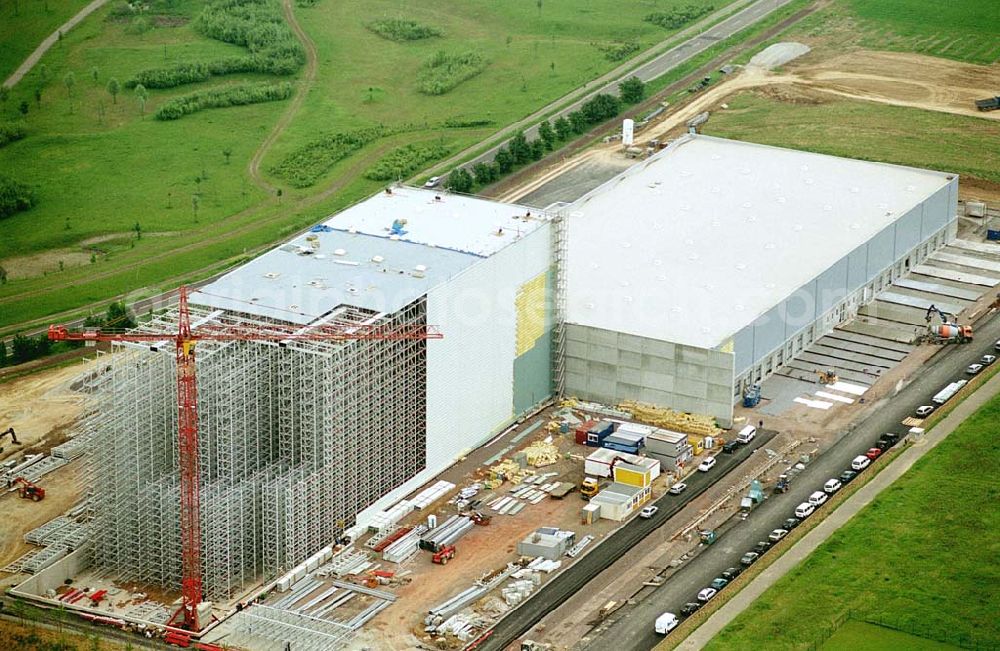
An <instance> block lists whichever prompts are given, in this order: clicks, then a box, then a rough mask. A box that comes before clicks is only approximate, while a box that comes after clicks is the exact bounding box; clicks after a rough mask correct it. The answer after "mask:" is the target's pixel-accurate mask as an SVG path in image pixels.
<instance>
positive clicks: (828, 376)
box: [816, 368, 840, 384]
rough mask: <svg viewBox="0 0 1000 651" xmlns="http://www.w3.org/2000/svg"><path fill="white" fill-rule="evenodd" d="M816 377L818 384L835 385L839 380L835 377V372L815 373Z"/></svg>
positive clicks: (829, 370) (831, 370) (830, 370)
mask: <svg viewBox="0 0 1000 651" xmlns="http://www.w3.org/2000/svg"><path fill="white" fill-rule="evenodd" d="M816 375H818V376H819V383H820V384H836V383H837V382H838V381H839V380H840V378H839V377H837V371H835V370H833V369H832V368H831V369H828V370H826V371H817V372H816Z"/></svg>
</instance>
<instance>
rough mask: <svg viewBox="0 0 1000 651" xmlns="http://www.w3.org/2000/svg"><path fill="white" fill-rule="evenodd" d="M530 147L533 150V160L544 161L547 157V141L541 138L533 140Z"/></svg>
mask: <svg viewBox="0 0 1000 651" xmlns="http://www.w3.org/2000/svg"><path fill="white" fill-rule="evenodd" d="M528 147H529V149H530V150H531V160H542V158H543V157H544V156H545V141H544V140H542V139H541V138H535V139H534V140H532V141H531V142H530V143H528Z"/></svg>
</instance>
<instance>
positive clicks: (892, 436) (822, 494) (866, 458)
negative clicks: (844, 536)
mask: <svg viewBox="0 0 1000 651" xmlns="http://www.w3.org/2000/svg"><path fill="white" fill-rule="evenodd" d="M899 439H900V436H899V434H896V433H893V432H887V433H885V434H883V435H882V436H881V437H879V439H878V442H877V443H876V444H875V446H874V447H871V448H869V449H868V451H867V452H865V453H864V454H859V455H858V456H856V457H855V458H854V459H853V460H852V461H851V467H850V468H847V469H846V470H844V472H842V473H840V476H839V477H834V478H832V479H829V480H827V481H826V483H824V484H823V490H818V491H815V492H813V493H812V494H811V495H810V496H809V498H808V499H807V500H806V501H805V502H802V503H801V504H799V505H798V506H796V507H795V512H794V517H791V518H788V519H787V520H785V521H784V522H783V523H782V524H781V526H780V527H779V528H777V529H775V530H774V531H772V532H771V533H770V534H769V535H768V537H767V540H761V541H760V542H758V543H757V544H756V545H754V548H753V549H751V550H749V551H748V552H747V553H745V554H743V556H742V557H740V563H739V565H738V566H735V567H730V568H727V569H726V570H724V571H723V572H722V574H720V575H719V576H717V577H716V578H715V579H714V580H713V581H712V583H711V584H709V585H708V587H705V588H702V589H701V590H700V591H698V594H697V596H696V597H695V601H689V602H687V603H686V604H684V605H683V606H682V607H681V610H680V615H681V617H688V616H690V615H692V614H694V613H695V612H696V611H697V610H698V609H699V608H701V607H702V606H704V605H705V604H706V603H708V602H709V601H710V600H711V599H712V597H714V596H715V595H717V594H718V593H719V591H720V590H722V589H723V588H725V587H726V586H727V585H729V584H730V583H731V582H732V581H733V580H734V579H735V578H736V577H738V576H739V575H740V574H741V573H742V572H743V570H745V569H746V568H748V567H750V566H751V565H753V564H754V563H756V562H757V561H758V560H759V559H760V557H761V556H762V555H763V554H764V553H765V552H767V550H769V549H771V547H773V546H774V545H775V544H776V543H779V542H781V541H782V540H784V538H785V536H787V535H788V534H789V533H790V532H791V531H792V529H794V528H795V527H797V526H799V525H800V524H801V523H802V521H803V520H805V519H806V518H808V517H809V516H810V515H812V514H813V513H814V512H815V511H816V509H817V508H819V507H820V506H823V505H824V504H826V502H827V500H829V499H830V496H832V495H833V494H834V493H836V492H837V491H839V490H840V489H841V488H843V487H844V486H845V485H847V484H849V483H850V482H852V481H853V480H854V478H855V477H857V476H858V473H860V472H861V471H862V470H864V469H865V468H867V467H868V466H870V465H871V463H872V461H874V460H875V459H877V458H879V456H881V455H882V453H883V452H885V451H886V450H888V449H889V448H891V447H892V446H894V445H896V444H897V443H899ZM679 624H680V618H679V617H678V616H677V615H675V614H673V613H663V614H662V615H660V616H659V617H658V618H657V619H656V622H655V625H654V629H655V630H656V632H657V633H659V634H661V635H666V634H667V633H669V632H670V631H672V630H673V629H674V628H676V627H677V626H678V625H679Z"/></svg>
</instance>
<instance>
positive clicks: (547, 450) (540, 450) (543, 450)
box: [523, 441, 559, 468]
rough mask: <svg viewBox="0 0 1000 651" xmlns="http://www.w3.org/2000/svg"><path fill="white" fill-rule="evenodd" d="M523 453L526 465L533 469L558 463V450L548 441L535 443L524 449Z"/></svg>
mask: <svg viewBox="0 0 1000 651" xmlns="http://www.w3.org/2000/svg"><path fill="white" fill-rule="evenodd" d="M523 452H524V456H525V458H526V459H527V461H528V465H531V466H534V467H535V468H541V467H544V466H551V465H552V464H554V463H557V462H558V461H559V448H557V447H556V446H554V445H552V443H550V442H548V441H535V442H534V443H532V444H531V445H529V446H528V447H526V448H524V451H523Z"/></svg>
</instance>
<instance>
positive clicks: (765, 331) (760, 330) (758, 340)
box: [753, 305, 785, 359]
mask: <svg viewBox="0 0 1000 651" xmlns="http://www.w3.org/2000/svg"><path fill="white" fill-rule="evenodd" d="M781 308H782V306H781V305H776V306H774V307H773V308H771V309H770V310H768V311H767V312H765V313H764V314H763V316H761V317H759V318H758V319H757V320H756V321H754V322H753V355H754V359H760V358H761V357H762V356H764V355H766V354H767V353H769V352H770V351H772V350H774V349H775V348H777V347H778V346H780V345H781V344H782V343H783V342H784V341H785V323H784V319H782V318H781Z"/></svg>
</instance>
